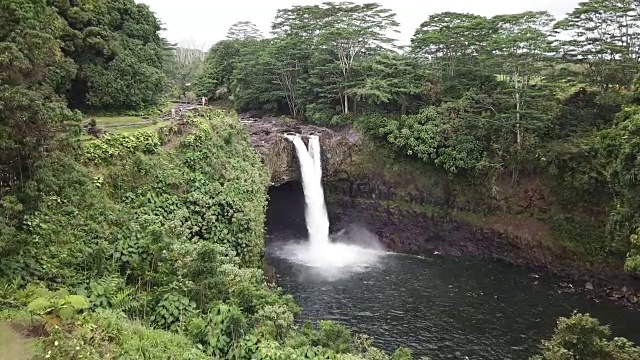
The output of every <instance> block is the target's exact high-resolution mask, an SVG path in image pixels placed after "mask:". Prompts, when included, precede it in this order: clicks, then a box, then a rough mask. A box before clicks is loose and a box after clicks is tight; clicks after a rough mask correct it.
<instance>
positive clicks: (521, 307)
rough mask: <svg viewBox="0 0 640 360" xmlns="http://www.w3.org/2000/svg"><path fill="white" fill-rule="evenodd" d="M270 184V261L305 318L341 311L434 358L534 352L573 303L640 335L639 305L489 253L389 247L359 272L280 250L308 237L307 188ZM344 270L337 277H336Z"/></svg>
mask: <svg viewBox="0 0 640 360" xmlns="http://www.w3.org/2000/svg"><path fill="white" fill-rule="evenodd" d="M280 191H281V193H279V192H278V191H276V192H272V193H271V196H272V198H271V202H270V205H269V210H268V213H267V215H268V217H267V230H268V233H269V239H270V240H269V246H268V251H267V257H268V261H269V262H270V263H271V264H272V265H273V266H274V267H275V268H276V271H277V274H278V282H279V285H280V286H282V287H283V288H284V289H285V290H286V291H287V292H289V293H291V294H293V295H294V297H295V298H296V300H297V301H298V302H299V304H300V305H301V306H302V308H303V314H302V318H303V319H311V320H322V319H326V320H335V321H339V322H341V323H344V324H346V325H348V326H349V327H350V328H351V329H352V330H353V331H354V332H359V333H365V334H367V335H370V336H372V337H373V338H374V340H375V342H376V344H377V345H378V346H380V347H382V348H384V349H387V350H394V349H395V348H396V347H398V346H406V347H409V348H410V349H411V350H413V352H414V355H417V356H416V358H419V356H429V357H430V358H431V359H432V360H437V359H492V360H493V359H527V358H528V357H529V356H530V355H532V354H534V353H535V352H536V350H537V348H538V346H539V344H540V340H542V339H545V338H548V337H549V336H550V335H551V334H552V333H553V329H554V327H555V322H556V318H558V317H559V316H570V315H571V313H572V312H573V311H574V310H577V311H580V312H588V313H590V314H592V315H593V316H595V317H597V318H598V319H600V321H601V322H603V323H605V324H609V325H611V328H612V330H613V332H614V335H616V336H624V337H627V338H628V339H630V340H633V341H635V342H636V343H640V312H637V311H631V310H628V309H625V308H623V307H619V306H616V305H614V304H611V303H608V302H607V303H596V302H595V301H592V300H589V299H587V298H586V296H585V295H584V294H574V293H568V292H565V291H563V290H561V289H560V287H559V286H558V285H557V284H558V283H559V280H558V279H556V278H554V277H552V276H547V275H540V274H534V273H532V272H530V271H528V270H527V269H525V268H522V267H517V266H512V265H508V264H504V263H500V262H494V261H490V260H479V259H468V258H454V257H445V256H439V255H433V256H430V257H428V258H424V259H423V258H418V257H412V256H405V255H396V254H388V255H384V256H381V257H379V258H378V259H377V260H376V261H375V262H369V263H367V264H365V265H363V266H361V267H359V269H358V270H357V271H354V270H349V269H340V270H338V271H337V272H336V271H334V272H332V276H330V277H327V276H325V275H326V271H324V270H322V269H318V268H310V267H306V266H303V265H300V264H296V263H294V262H292V261H289V260H287V259H285V258H283V257H280V256H278V254H277V251H276V250H277V249H278V243H282V242H287V241H290V240H291V239H293V238H302V237H304V234H305V231H306V229H305V228H304V210H302V212H300V210H301V206H302V209H303V207H304V205H303V203H300V201H301V200H300V198H299V197H300V195H299V194H298V195H296V192H295V191H294V192H292V191H291V189H286V188H285V189H281V190H280ZM336 275H338V276H336Z"/></svg>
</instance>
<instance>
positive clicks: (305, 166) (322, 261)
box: [281, 135, 384, 276]
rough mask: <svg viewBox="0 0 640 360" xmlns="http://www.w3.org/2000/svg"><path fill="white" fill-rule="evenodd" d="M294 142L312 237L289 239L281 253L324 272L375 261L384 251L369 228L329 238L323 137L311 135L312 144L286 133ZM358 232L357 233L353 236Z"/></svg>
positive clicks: (359, 268) (355, 267) (334, 274)
mask: <svg viewBox="0 0 640 360" xmlns="http://www.w3.org/2000/svg"><path fill="white" fill-rule="evenodd" d="M285 137H286V138H287V139H289V140H291V141H292V142H293V144H294V146H295V149H296V154H297V156H298V162H299V163H300V173H301V175H302V189H303V191H304V199H305V222H306V224H307V231H308V232H309V241H308V242H303V243H290V244H288V245H287V246H285V248H284V253H282V254H281V255H283V256H285V257H287V258H289V259H290V260H292V261H295V262H299V263H303V264H305V265H308V266H312V267H314V268H321V269H323V273H324V275H330V276H336V275H339V276H343V275H344V272H340V271H339V270H338V269H343V268H344V267H349V268H351V269H353V270H363V269H365V268H366V267H367V266H368V265H372V264H373V263H374V262H375V259H376V258H377V256H378V255H380V254H382V253H383V252H384V250H383V248H382V247H381V246H380V245H379V244H378V243H377V240H376V239H375V235H373V234H371V233H368V232H366V231H364V230H363V231H360V232H355V233H352V236H351V238H349V239H345V237H344V236H340V235H338V236H334V237H336V240H338V241H337V242H331V241H330V238H329V217H328V216H327V208H326V205H325V202H324V191H323V189H322V160H321V155H320V150H321V149H320V139H319V137H318V136H315V135H313V136H309V148H308V149H307V147H306V146H305V144H304V141H302V138H301V136H300V135H285ZM354 234H355V236H354ZM341 240H349V241H348V242H353V241H357V240H359V242H360V243H362V244H365V243H366V246H367V247H366V248H362V247H360V246H357V245H354V244H345V243H342V242H341Z"/></svg>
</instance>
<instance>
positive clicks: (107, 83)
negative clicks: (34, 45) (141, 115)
mask: <svg viewBox="0 0 640 360" xmlns="http://www.w3.org/2000/svg"><path fill="white" fill-rule="evenodd" d="M61 3H62V4H65V5H64V6H58V7H56V8H55V9H57V11H58V13H59V14H60V16H62V18H64V19H65V20H66V21H67V23H68V24H69V27H70V31H68V32H67V33H66V34H65V35H64V38H63V40H64V47H63V51H64V53H65V54H66V55H67V56H68V57H70V58H72V59H73V60H74V62H75V63H76V64H77V65H78V73H77V76H76V78H75V79H74V81H73V82H72V83H71V88H70V90H69V91H68V93H67V98H68V100H69V102H70V104H71V105H72V106H73V107H77V108H87V107H93V108H113V109H131V108H140V107H143V106H148V105H153V104H155V103H157V102H158V101H159V98H160V97H161V96H162V94H163V93H164V91H165V89H166V85H167V78H166V75H165V73H164V70H165V69H164V65H165V59H166V57H165V53H166V47H167V43H166V41H165V40H164V39H162V38H161V37H160V35H159V33H160V30H161V29H162V28H161V26H160V23H159V21H158V19H157V18H156V17H155V15H154V14H153V12H151V10H150V9H149V7H148V6H147V5H144V4H136V3H135V2H134V1H133V0H100V1H79V2H71V3H69V2H64V1H63V2H61Z"/></svg>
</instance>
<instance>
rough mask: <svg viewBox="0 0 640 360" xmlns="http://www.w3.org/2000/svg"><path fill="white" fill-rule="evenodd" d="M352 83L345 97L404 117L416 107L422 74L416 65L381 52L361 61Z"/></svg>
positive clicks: (420, 90) (411, 60) (390, 53)
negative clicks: (380, 107) (352, 85)
mask: <svg viewBox="0 0 640 360" xmlns="http://www.w3.org/2000/svg"><path fill="white" fill-rule="evenodd" d="M358 68H359V71H358V73H357V74H356V75H355V77H356V79H357V80H356V81H355V82H354V83H355V85H354V87H353V88H352V89H350V90H349V94H348V95H349V96H351V97H352V98H353V99H354V100H355V101H362V102H365V103H367V104H372V105H378V106H380V105H382V106H385V107H387V108H386V110H387V111H390V112H394V113H397V114H398V115H404V114H405V113H406V110H407V109H408V108H412V109H413V110H414V111H415V109H416V108H417V107H418V106H419V105H420V104H419V102H420V95H421V94H422V92H423V90H424V84H425V82H426V75H427V74H426V73H425V71H423V70H422V69H421V67H420V64H419V63H418V61H417V60H416V59H415V58H413V57H410V56H407V55H401V54H398V53H396V52H393V51H383V52H380V53H377V54H375V56H369V57H366V58H364V59H363V60H361V63H360V64H359V65H358Z"/></svg>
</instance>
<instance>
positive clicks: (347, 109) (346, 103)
mask: <svg viewBox="0 0 640 360" xmlns="http://www.w3.org/2000/svg"><path fill="white" fill-rule="evenodd" d="M344 113H345V114H348V113H349V97H348V96H347V94H344Z"/></svg>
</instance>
